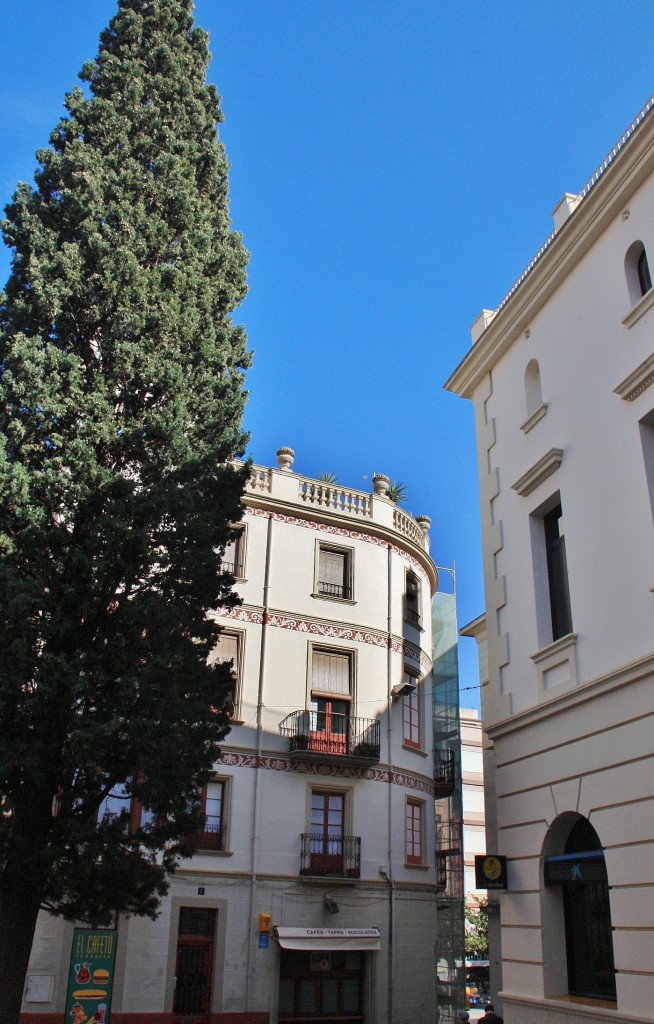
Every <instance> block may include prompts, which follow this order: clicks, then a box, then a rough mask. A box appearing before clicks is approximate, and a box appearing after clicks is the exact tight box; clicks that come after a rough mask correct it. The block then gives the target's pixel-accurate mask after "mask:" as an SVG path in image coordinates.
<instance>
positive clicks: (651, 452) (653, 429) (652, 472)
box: [638, 411, 654, 519]
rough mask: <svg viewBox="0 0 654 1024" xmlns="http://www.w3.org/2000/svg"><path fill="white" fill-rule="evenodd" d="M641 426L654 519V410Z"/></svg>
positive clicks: (648, 488) (642, 421)
mask: <svg viewBox="0 0 654 1024" xmlns="http://www.w3.org/2000/svg"><path fill="white" fill-rule="evenodd" d="M638 426H639V427H640V441H641V444H642V446H643V459H644V460H645V480H646V482H647V491H648V494H649V505H650V510H651V513H652V518H653V519H654V411H653V412H650V413H648V414H647V416H644V417H643V419H642V420H641V421H640V423H639V424H638Z"/></svg>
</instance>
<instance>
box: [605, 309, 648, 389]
mask: <svg viewBox="0 0 654 1024" xmlns="http://www.w3.org/2000/svg"><path fill="white" fill-rule="evenodd" d="M648 294H649V293H648ZM652 294H654V289H652ZM651 384H654V353H653V354H652V355H651V356H648V357H647V359H645V360H643V362H642V363H641V364H640V366H637V367H636V369H635V370H634V371H633V373H630V374H629V376H628V377H625V379H624V380H623V381H621V382H620V383H619V384H618V385H617V387H615V388H614V389H613V391H614V394H616V395H619V396H620V398H622V399H623V400H624V401H625V402H633V400H634V399H635V398H638V396H639V395H642V393H643V391H646V390H647V388H648V387H649V386H650V385H651Z"/></svg>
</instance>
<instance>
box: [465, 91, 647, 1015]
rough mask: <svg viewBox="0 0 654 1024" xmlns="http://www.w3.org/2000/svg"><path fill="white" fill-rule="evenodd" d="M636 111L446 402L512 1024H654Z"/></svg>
mask: <svg viewBox="0 0 654 1024" xmlns="http://www.w3.org/2000/svg"><path fill="white" fill-rule="evenodd" d="M651 108H652V101H651V100H650V102H649V103H648V105H647V107H646V108H645V109H644V110H643V112H641V114H640V115H639V116H638V118H637V119H636V121H635V122H634V123H633V124H632V126H631V127H630V129H629V130H628V131H627V132H626V133H625V135H624V136H623V138H622V139H621V140H620V142H619V143H618V144H617V146H616V147H614V149H613V150H612V152H611V154H610V155H609V157H608V158H607V160H606V161H605V162H604V164H603V165H602V167H601V168H600V169H599V171H598V172H597V173H596V174H595V175H593V178H591V180H590V181H589V183H588V185H587V186H586V187H585V188H584V189H583V190H582V192H581V193H580V194H578V195H571V194H567V195H566V196H564V198H563V200H562V201H561V202H560V203H559V205H558V206H557V208H556V210H555V211H554V218H555V226H556V230H555V232H554V234H553V235H552V236H550V238H549V239H548V240H547V242H546V243H545V245H544V246H543V247H542V248H541V250H539V253H538V254H537V256H536V258H535V259H534V260H533V261H532V262H531V264H530V265H529V267H528V268H527V270H526V271H525V273H524V274H523V275H522V276H521V278H520V279H519V281H518V282H517V283H516V285H514V287H513V288H512V289H511V291H510V292H509V294H508V296H507V297H506V299H505V300H504V301H503V302H502V303H501V304H500V306H499V307H498V308H497V310H494V311H489V310H484V311H483V312H482V314H481V315H480V317H479V319H478V320H477V321H476V323H475V324H474V325H473V329H472V337H473V346H472V349H471V351H470V352H469V354H468V355H467V356H466V357H465V359H464V360H463V362H462V363H461V364H460V366H459V367H458V368H457V370H456V371H455V373H454V374H453V375H452V377H451V378H450V380H449V381H448V382H447V385H446V387H447V388H448V389H449V390H451V391H454V392H455V393H457V394H459V395H461V396H463V397H465V398H469V399H471V400H472V401H473V402H474V406H475V413H476V433H477V443H478V463H479V479H480V492H481V512H482V537H483V552H484V576H485V592H486V623H485V627H486V630H487V656H488V685H487V686H485V687H483V691H482V718H483V721H484V729H485V732H486V735H487V737H488V744H489V758H488V759H487V761H486V769H487V771H488V766H489V765H491V766H493V767H492V772H493V775H492V779H491V780H490V783H491V785H490V788H489V789H487V794H486V797H487V805H486V813H487V819H488V820H489V821H490V828H489V829H488V835H487V840H488V842H487V849H488V852H492V853H499V854H501V855H505V856H506V857H507V858H508V890H507V891H506V892H503V893H501V894H500V915H501V960H502V965H501V966H502V992H501V995H500V1002H501V1003H502V1004H503V1015H504V1018H505V1020H506V1022H507V1024H517V1022H521V1024H523V1022H525V1021H529V1024H541V1022H543V1024H544V1022H547V1024H559V1022H561V1024H563V1022H566V1024H567V1022H573V1021H574V1022H578V1021H585V1022H589V1021H593V1022H596V1021H602V1022H604V1021H612V1022H615V1021H617V1022H627V1021H630V1022H635V1021H646V1020H654V968H653V966H652V950H653V949H654V869H653V868H652V863H653V854H654V798H653V787H652V779H654V697H653V696H652V695H653V693H654V629H653V625H654V621H653V619H654V616H653V613H654V535H653V514H654V387H652V384H653V383H654V341H653V339H654V291H653V290H652V287H651V275H650V271H649V267H650V266H651V260H652V259H654V113H652V109H651ZM470 635H475V632H474V631H472V632H471V634H470ZM480 636H481V634H480ZM484 657H485V653H484ZM490 793H492V794H493V796H492V800H493V807H492V812H491V809H490V808H489V801H490V796H489V794H490ZM495 995H496V993H493V996H494V997H495Z"/></svg>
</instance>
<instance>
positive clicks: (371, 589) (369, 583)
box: [23, 449, 438, 1024]
mask: <svg viewBox="0 0 654 1024" xmlns="http://www.w3.org/2000/svg"><path fill="white" fill-rule="evenodd" d="M278 463H279V465H278V467H276V468H274V469H269V468H264V467H258V466H255V467H253V469H252V473H251V476H250V480H249V483H248V485H247V487H246V493H245V496H244V505H245V511H244V517H243V520H242V523H241V525H240V532H239V533H238V538H237V540H236V542H235V543H234V544H232V545H231V546H230V548H229V549H228V551H227V552H226V553H225V560H226V561H227V562H229V563H230V564H231V568H232V570H233V572H234V574H235V576H236V577H237V590H238V593H239V595H240V597H241V598H242V604H241V605H240V606H239V607H237V608H235V609H233V610H232V611H231V612H230V613H229V614H222V613H221V612H217V613H216V614H217V617H218V620H219V622H220V624H221V626H222V627H223V630H224V632H223V634H222V636H221V640H220V643H219V647H218V649H217V651H216V658H219V659H221V660H232V661H233V665H234V673H235V684H234V695H233V704H234V707H233V721H234V725H233V728H232V730H231V732H230V734H229V735H228V736H227V738H226V740H225V742H224V743H223V744H222V747H221V757H220V760H219V762H217V763H216V765H215V776H214V779H213V781H212V782H211V783H210V784H208V786H207V787H206V791H205V804H206V815H207V825H206V829H205V832H204V833H203V835H202V836H201V837H199V849H198V851H197V853H195V855H194V856H193V857H192V858H191V859H190V860H189V861H185V862H183V863H182V866H181V867H180V869H179V870H178V872H177V874H176V875H175V876H174V878H173V880H172V883H171V889H170V894H169V896H168V897H167V898H166V900H165V901H164V903H163V906H162V912H161V914H160V916H159V917H158V919H157V920H156V921H150V920H146V919H137V918H133V919H131V920H129V919H127V920H120V921H119V922H118V934H117V947H118V955H117V961H116V972H115V980H114V986H113V1005H112V1024H120V1022H121V1021H123V1022H125V1024H133V1022H134V1021H136V1020H138V1022H139V1024H147V1022H148V1021H151V1022H153V1024H154V1022H156V1024H162V1022H173V1021H175V1020H181V1019H184V1021H185V1022H189V1021H206V1022H207V1024H225V1022H227V1021H229V1022H230V1024H238V1022H239V1021H242V1022H243V1024H246V1022H247V1024H263V1022H266V1024H267V1022H277V1021H284V1022H287V1024H292V1022H294V1021H298V1022H299V1021H304V1020H305V1019H311V1018H312V1017H317V1018H319V1019H320V1020H321V1021H331V1020H334V1021H336V1020H338V1021H347V1020H352V1021H353V1022H366V1024H393V1022H396V1024H400V1022H401V1021H407V1020H410V1021H412V1024H433V1021H434V1019H435V1013H436V971H435V947H436V938H437V895H438V890H437V876H436V857H435V839H434V759H433V724H432V704H431V701H432V697H431V672H432V661H431V658H432V637H431V598H432V595H433V593H434V591H435V589H436V584H437V573H436V568H435V566H434V564H433V562H432V560H431V558H430V556H429V538H428V534H427V530H428V528H429V519H428V518H427V517H418V518H417V519H414V518H412V517H411V516H409V515H407V514H406V513H405V512H403V511H402V510H401V509H399V508H398V507H397V506H396V505H395V504H394V503H393V502H391V501H390V500H389V499H388V498H387V497H386V494H385V491H386V487H387V484H388V481H387V479H386V478H385V477H382V476H379V477H376V478H375V479H374V492H373V493H372V494H370V493H363V492H361V491H353V490H348V489H345V488H342V487H340V486H338V485H336V484H326V483H320V482H318V481H317V480H313V479H308V478H305V477H302V476H299V475H297V474H296V473H295V472H293V469H292V465H293V452H292V451H291V450H290V449H280V451H279V452H278ZM262 915H263V917H262ZM268 925H269V926H270V932H269V933H268V932H267V928H268ZM71 934H72V929H71V927H70V926H68V925H65V924H62V923H60V922H54V921H52V920H51V919H49V918H44V919H43V921H42V922H41V925H40V928H39V931H38V934H37V939H36V942H35V946H34V950H33V955H32V961H31V964H30V969H29V975H30V979H31V981H30V982H29V983H28V989H27V993H26V1001H25V1003H24V1006H23V1009H24V1011H25V1013H26V1014H27V1015H28V1016H27V1017H26V1019H27V1020H30V1016H31V1019H33V1020H34V1021H36V1020H37V1017H36V1014H38V1020H39V1021H44V1020H50V1021H54V1020H60V1019H61V1014H62V1007H63V1004H64V998H65V993H66V979H67V975H68V960H69V956H70V948H71Z"/></svg>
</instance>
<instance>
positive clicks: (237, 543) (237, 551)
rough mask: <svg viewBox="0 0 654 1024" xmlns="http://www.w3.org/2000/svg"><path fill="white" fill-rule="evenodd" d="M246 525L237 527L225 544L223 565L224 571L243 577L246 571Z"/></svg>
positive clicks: (239, 577)
mask: <svg viewBox="0 0 654 1024" xmlns="http://www.w3.org/2000/svg"><path fill="white" fill-rule="evenodd" d="M244 563H245V527H244V526H241V527H235V528H234V534H233V536H232V538H231V540H229V541H228V542H227V544H226V545H225V552H224V554H223V557H222V562H221V566H222V569H223V571H224V572H231V573H232V574H233V575H234V576H236V578H237V579H242V578H243V574H244V571H245V565H244Z"/></svg>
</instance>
